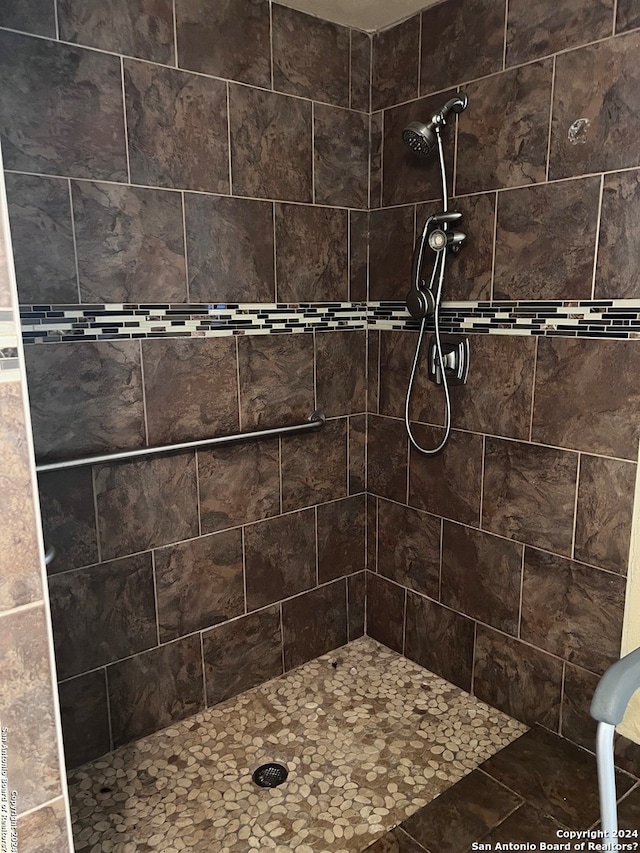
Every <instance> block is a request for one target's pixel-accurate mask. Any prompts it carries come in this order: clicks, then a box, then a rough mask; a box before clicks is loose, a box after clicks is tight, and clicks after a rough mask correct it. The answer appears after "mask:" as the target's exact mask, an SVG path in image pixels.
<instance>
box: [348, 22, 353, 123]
mask: <svg viewBox="0 0 640 853" xmlns="http://www.w3.org/2000/svg"><path fill="white" fill-rule="evenodd" d="M352 62H353V27H349V96H348V98H347V104H348V108H349V109H353V107H352V106H351V104H352V101H353V98H352V92H351V83H352V80H351V77H352V73H351V64H352Z"/></svg>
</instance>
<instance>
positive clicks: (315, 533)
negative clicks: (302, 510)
mask: <svg viewBox="0 0 640 853" xmlns="http://www.w3.org/2000/svg"><path fill="white" fill-rule="evenodd" d="M313 523H314V536H315V557H316V589H317V588H318V587H319V586H320V560H319V558H318V507H317V506H316V507H314V512H313Z"/></svg>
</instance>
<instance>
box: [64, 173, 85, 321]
mask: <svg viewBox="0 0 640 853" xmlns="http://www.w3.org/2000/svg"><path fill="white" fill-rule="evenodd" d="M67 183H68V185H69V210H70V212H71V239H72V241H73V256H74V260H75V264H76V288H77V291H78V305H82V291H81V289H80V263H79V261H78V241H77V238H76V218H75V213H74V204H73V190H72V188H71V178H67Z"/></svg>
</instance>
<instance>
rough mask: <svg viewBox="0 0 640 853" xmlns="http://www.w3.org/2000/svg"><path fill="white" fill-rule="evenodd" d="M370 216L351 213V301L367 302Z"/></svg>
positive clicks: (356, 212)
mask: <svg viewBox="0 0 640 853" xmlns="http://www.w3.org/2000/svg"><path fill="white" fill-rule="evenodd" d="M368 249H369V214H368V213H364V212H360V211H358V210H350V211H349V299H350V300H351V301H352V302H366V299H367V289H368V254H369V251H368Z"/></svg>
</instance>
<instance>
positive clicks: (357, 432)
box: [347, 415, 367, 495]
mask: <svg viewBox="0 0 640 853" xmlns="http://www.w3.org/2000/svg"><path fill="white" fill-rule="evenodd" d="M348 441H349V483H348V489H347V491H348V493H349V494H350V495H357V494H358V493H359V492H364V490H365V489H366V487H367V416H366V415H352V416H351V417H350V418H349V427H348Z"/></svg>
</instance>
